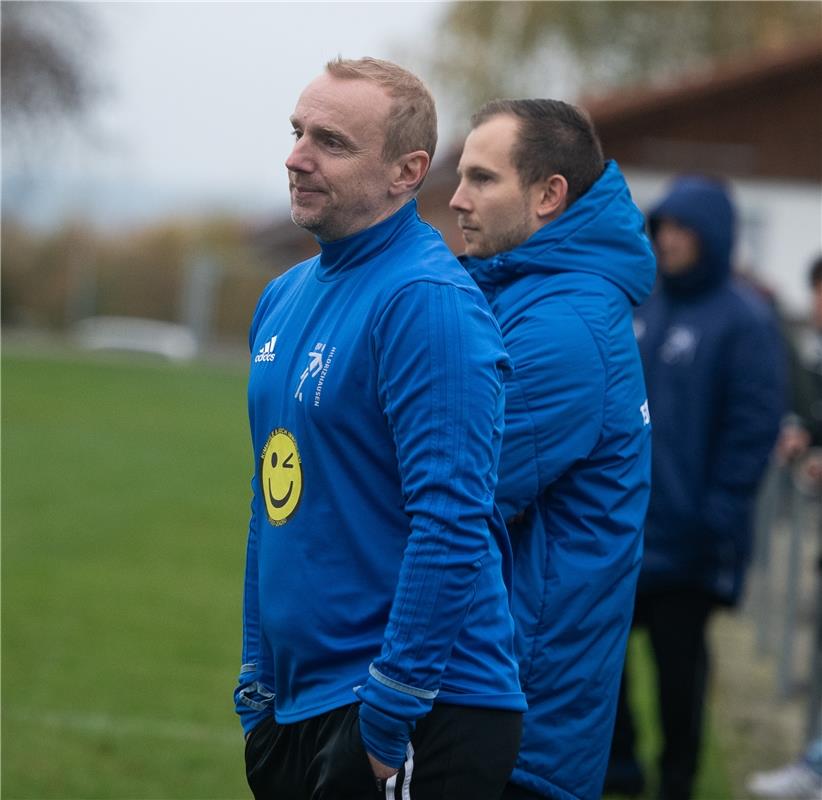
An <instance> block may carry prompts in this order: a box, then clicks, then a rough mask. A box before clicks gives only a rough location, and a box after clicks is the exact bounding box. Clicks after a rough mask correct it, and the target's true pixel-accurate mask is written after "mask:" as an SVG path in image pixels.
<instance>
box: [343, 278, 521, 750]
mask: <svg viewBox="0 0 822 800" xmlns="http://www.w3.org/2000/svg"><path fill="white" fill-rule="evenodd" d="M373 342H374V350H375V357H376V360H377V363H378V365H379V384H380V395H381V396H380V401H381V404H382V406H383V408H384V413H385V416H386V418H387V420H388V423H389V426H390V428H391V431H392V433H393V437H394V442H395V446H396V455H397V461H398V466H399V472H400V479H401V488H402V495H403V498H404V506H405V511H406V513H407V515H408V518H409V522H410V534H409V538H408V543H407V546H406V549H405V553H404V556H403V560H402V564H401V567H400V573H399V580H398V585H397V589H396V593H395V596H394V601H393V605H392V607H391V612H390V616H389V621H388V625H387V627H386V630H385V636H384V641H383V646H382V651H381V653H380V655H379V657H378V658H376V659H375V660H374V662H373V664H372V665H371V668H370V677H369V679H368V681H367V682H366V684H365V685H364V686H362V687H360V688H359V689H358V692H357V693H358V695H359V698H360V699H361V701H362V706H361V709H360V723H361V731H362V736H363V739H364V741H365V744H366V747H367V749H368V750H369V752H371V753H372V754H374V755H375V756H376V757H377V758H379V759H380V760H381V761H383V762H384V763H387V764H389V765H392V766H399V765H400V764H401V763H402V762H403V760H404V759H405V749H406V744H407V742H408V739H409V737H410V734H411V731H412V729H413V726H414V722H415V720H417V719H419V718H420V717H421V716H423V715H424V714H426V713H427V712H428V711H429V710H430V708H431V705H432V703H433V701H434V698H435V697H436V696H437V693H438V691H439V688H440V679H441V675H442V672H443V669H444V667H445V665H446V662H447V660H448V657H449V654H450V652H451V650H452V647H453V645H454V642H455V640H456V638H457V636H458V633H459V630H460V627H461V625H462V621H463V619H464V617H465V614H466V612H467V609H468V607H469V606H470V604H471V602H472V600H473V598H474V593H475V584H476V581H477V579H478V576H479V575H480V572H481V570H482V569H483V568H484V565H486V567H487V563H488V560H489V551H490V550H491V548H492V547H494V546H495V545H494V543H493V541H492V536H491V533H490V531H489V523H490V520H491V518H492V516H493V513H494V508H493V495H494V488H495V481H496V468H497V459H498V452H499V445H500V438H501V427H502V414H503V399H504V398H503V389H502V379H501V374H500V370H501V368H502V367H503V365H504V363H505V361H506V357H505V353H504V351H503V349H502V345H501V341H500V338H499V331H498V328H497V326H496V323H495V322H494V321H493V318H492V316H491V314H490V311H488V310H487V308H485V307H484V304H481V301H480V298H479V296H478V295H477V296H476V297H475V296H474V294H473V292H469V291H467V290H465V289H462V288H457V287H454V286H451V285H443V284H438V283H430V282H417V283H414V284H411V285H410V286H408V287H406V288H405V289H403V290H402V291H401V292H400V293H399V294H398V295H397V296H396V297H395V298H394V299H393V301H392V302H391V304H390V305H389V306H388V308H387V309H386V311H385V312H384V313H383V315H382V317H381V319H380V320H379V322H378V324H377V327H376V329H375V332H374V336H373ZM500 581H501V576H500ZM501 605H503V606H505V602H504V600H503V601H502V603H501ZM505 611H506V613H507V607H506V608H505Z"/></svg>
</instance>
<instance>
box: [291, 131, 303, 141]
mask: <svg viewBox="0 0 822 800" xmlns="http://www.w3.org/2000/svg"><path fill="white" fill-rule="evenodd" d="M291 135H292V136H293V137H294V138H295V139H300V138H302V135H303V132H302V131H297V130H294V131H291Z"/></svg>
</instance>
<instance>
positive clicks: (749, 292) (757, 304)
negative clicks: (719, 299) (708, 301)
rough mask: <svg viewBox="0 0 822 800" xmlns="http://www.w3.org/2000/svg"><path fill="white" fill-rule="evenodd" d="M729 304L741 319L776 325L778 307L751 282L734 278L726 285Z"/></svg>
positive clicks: (754, 322)
mask: <svg viewBox="0 0 822 800" xmlns="http://www.w3.org/2000/svg"><path fill="white" fill-rule="evenodd" d="M724 288H725V295H726V297H727V304H728V306H729V308H730V309H732V310H733V311H734V312H735V314H736V315H737V316H738V318H739V319H740V320H741V321H748V322H750V323H753V324H761V325H774V324H776V320H777V313H776V308H775V307H774V305H773V303H771V302H769V301H768V299H767V298H766V297H764V296H763V295H762V293H761V292H759V291H757V290H756V289H755V288H754V287H752V286H751V285H750V283H749V282H747V281H744V280H739V279H736V278H732V279H731V280H729V281H728V282H727V283H726V284H725V285H724Z"/></svg>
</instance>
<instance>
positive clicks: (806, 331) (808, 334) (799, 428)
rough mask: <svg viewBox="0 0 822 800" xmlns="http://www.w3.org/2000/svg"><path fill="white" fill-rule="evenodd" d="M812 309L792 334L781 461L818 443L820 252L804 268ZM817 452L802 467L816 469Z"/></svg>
mask: <svg viewBox="0 0 822 800" xmlns="http://www.w3.org/2000/svg"><path fill="white" fill-rule="evenodd" d="M808 283H809V284H810V289H811V298H812V309H811V318H810V323H811V324H810V327H809V328H807V327H803V329H802V330H801V331H800V332H799V333H798V334H797V335H796V336H795V337H793V338H794V341H793V343H792V344H793V349H794V351H795V353H796V355H797V358H796V359H795V360H796V368H795V369H794V370H793V374H792V375H791V383H792V400H793V408H792V409H791V413H790V415H789V416H788V417H786V420H785V422H784V423H783V425H782V429H781V430H780V432H779V440H778V441H777V456H778V459H779V462H780V463H781V464H789V463H792V462H796V461H797V460H798V459H801V458H802V457H803V456H806V455H807V454H808V450H809V448H811V447H819V446H820V445H822V256H818V257H817V258H816V260H815V261H814V262H813V264H811V268H810V270H809V272H808ZM817 461H818V456H817V457H815V458H811V460H810V462H809V463H808V465H807V468H806V469H810V470H811V472H818V471H819V465H818V464H815V462H817Z"/></svg>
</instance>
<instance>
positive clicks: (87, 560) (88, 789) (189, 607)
mask: <svg viewBox="0 0 822 800" xmlns="http://www.w3.org/2000/svg"><path fill="white" fill-rule="evenodd" d="M2 393H3V394H2V400H3V407H2V455H3V464H2V466H3V474H2V501H3V506H2V609H3V627H2V678H3V681H2V723H3V725H2V794H3V797H4V798H6V799H7V800H22V799H23V798H38V799H42V800H45V799H46V798H59V799H60V800H80V798H83V799H84V800H85V799H88V800H91V799H92V798H112V799H113V798H117V800H124V799H125V798H129V799H132V798H133V799H134V800H137V798H141V799H148V798H157V799H158V800H159V799H161V798H162V799H163V800H171V798H180V799H182V798H202V799H203V800H205V798H223V799H225V798H240V797H247V796H248V791H247V788H246V785H245V779H244V775H243V769H242V737H241V734H240V730H239V725H238V723H237V722H236V721H235V718H234V713H233V705H232V701H231V691H232V688H233V685H234V680H235V677H236V673H237V670H238V667H239V662H240V636H241V631H240V623H241V589H242V575H243V564H244V557H245V553H244V550H245V526H246V521H247V509H248V500H249V483H248V481H249V478H250V472H249V470H250V464H251V461H250V445H249V437H248V433H247V427H246V406H245V368H244V365H242V364H238V365H237V366H235V367H227V366H223V367H219V366H206V365H194V366H188V367H173V366H169V365H165V364H161V363H158V362H154V361H134V360H128V361H127V360H122V359H121V360H116V359H113V358H107V359H104V360H101V359H93V358H83V357H79V356H77V357H68V356H67V357H63V358H49V359H47V358H41V357H32V356H30V355H24V354H17V355H14V354H13V353H12V354H11V355H10V354H9V353H8V351H7V350H6V351H4V354H3V362H2ZM639 646H640V648H641V646H642V642H641V641H640V642H639ZM641 655H642V653H641V652H640V656H641ZM641 660H642V663H643V665H644V667H643V669H642V670H641V673H640V675H639V680H638V687H637V688H638V690H639V693H640V694H641V695H643V696H644V697H645V702H644V704H643V710H644V711H643V713H645V714H650V713H651V708H652V704H651V702H650V700H649V692H648V688H647V682H648V666H647V659H641ZM646 727H647V726H646ZM656 746H657V744H656V742H655V741H654V740H653V739H646V740H645V743H644V745H643V753H644V756H645V758H646V759H648V758H650V753H651V752H652V750H653V749H654V748H655V747H656ZM728 797H729V793H728V789H727V779H726V777H725V771H724V766H723V762H722V757H721V754H720V752H719V749H718V748H717V747H716V745H715V744H709V746H708V748H707V757H706V759H705V769H704V770H703V775H702V777H701V780H700V788H699V793H698V798H700V799H701V800H722V799H723V798H728ZM454 800H459V799H458V798H455V799H454Z"/></svg>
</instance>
